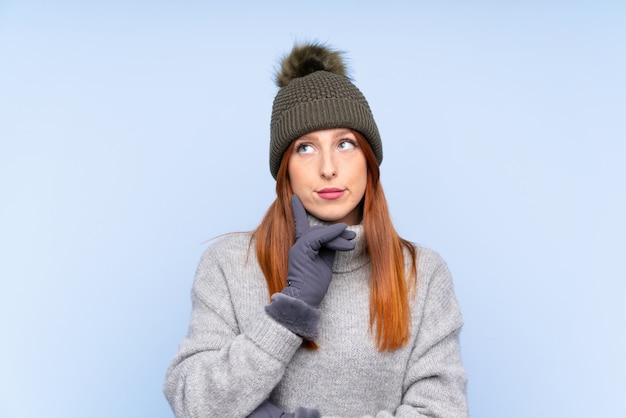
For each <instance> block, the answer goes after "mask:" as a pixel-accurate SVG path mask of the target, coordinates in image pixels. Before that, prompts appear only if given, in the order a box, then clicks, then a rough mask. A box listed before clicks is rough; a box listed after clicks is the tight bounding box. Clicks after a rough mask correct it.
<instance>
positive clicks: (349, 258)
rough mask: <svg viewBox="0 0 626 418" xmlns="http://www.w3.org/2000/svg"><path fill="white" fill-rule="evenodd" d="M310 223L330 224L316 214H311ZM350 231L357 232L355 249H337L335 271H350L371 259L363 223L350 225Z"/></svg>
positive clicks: (354, 240)
mask: <svg viewBox="0 0 626 418" xmlns="http://www.w3.org/2000/svg"><path fill="white" fill-rule="evenodd" d="M308 216H309V225H330V223H329V222H325V221H322V220H321V219H318V218H316V217H315V216H313V215H311V214H309V215H308ZM346 229H347V230H349V231H353V232H355V233H356V237H355V238H354V239H353V240H352V242H354V244H355V246H354V250H352V251H337V252H336V253H335V262H334V263H333V273H349V272H351V271H354V270H357V269H359V268H361V267H363V266H364V265H366V264H367V263H369V261H370V259H369V256H368V255H367V252H366V251H365V244H366V243H365V236H364V233H363V224H358V225H348V227H347V228H346Z"/></svg>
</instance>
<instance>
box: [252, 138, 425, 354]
mask: <svg viewBox="0 0 626 418" xmlns="http://www.w3.org/2000/svg"><path fill="white" fill-rule="evenodd" d="M353 133H354V134H355V136H356V138H357V142H358V144H359V147H361V149H362V150H363V153H364V155H365V160H366V162H367V185H366V189H365V197H364V199H363V201H362V202H361V205H362V213H363V218H362V224H363V230H364V235H365V240H366V248H365V249H366V251H367V252H368V254H369V257H370V262H371V269H372V273H371V277H370V282H371V286H370V330H374V332H375V337H376V343H377V346H378V349H379V350H380V351H393V350H395V349H397V348H399V347H402V346H404V345H405V344H406V343H407V342H408V340H409V336H410V327H411V312H410V304H409V297H410V295H412V294H413V292H414V290H415V289H416V284H417V270H416V259H417V253H416V250H415V247H414V246H413V244H412V243H410V242H409V241H406V240H404V239H402V238H400V236H399V235H398V233H397V232H396V230H395V228H394V227H393V224H392V222H391V216H390V214H389V208H388V206H387V200H386V198H385V194H384V193H383V189H382V186H381V184H380V181H379V179H380V170H379V168H378V162H377V160H376V156H375V155H374V153H373V151H372V149H371V147H370V145H369V143H368V142H367V140H365V138H364V137H363V136H362V135H361V134H360V133H358V132H354V131H353ZM294 144H295V141H294V142H292V143H291V145H290V146H289V148H288V149H287V150H286V151H285V154H284V156H283V159H282V161H281V165H280V168H279V170H278V174H277V176H276V196H277V197H276V200H274V202H273V203H272V204H271V205H270V207H269V209H268V210H267V213H266V214H265V216H264V218H263V220H262V221H261V223H260V225H259V226H258V227H257V229H256V230H255V231H254V235H253V237H254V238H256V255H257V258H258V261H259V265H260V266H261V270H262V271H263V274H264V275H265V279H266V280H267V287H268V290H269V294H270V295H272V294H274V293H277V292H280V291H281V290H282V289H283V288H284V287H285V286H286V285H287V282H286V279H287V270H288V265H289V250H290V249H291V246H292V245H293V244H294V242H295V223H294V218H293V213H292V211H291V196H292V195H293V192H292V190H291V184H290V181H289V174H288V171H287V167H288V162H289V158H290V156H291V154H292V152H293V147H294ZM403 250H407V251H408V253H409V256H410V257H411V268H410V270H409V272H408V277H407V276H406V272H405V264H404V253H403ZM305 345H306V346H308V347H311V348H314V347H316V346H315V344H314V343H313V342H307V343H305Z"/></svg>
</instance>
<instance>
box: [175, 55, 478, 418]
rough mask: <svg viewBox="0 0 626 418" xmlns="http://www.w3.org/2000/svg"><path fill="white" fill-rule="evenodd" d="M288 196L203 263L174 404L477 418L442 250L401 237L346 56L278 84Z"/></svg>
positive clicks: (314, 58) (272, 412)
mask: <svg viewBox="0 0 626 418" xmlns="http://www.w3.org/2000/svg"><path fill="white" fill-rule="evenodd" d="M277 84H278V86H279V87H280V90H279V92H278V94H277V96H276V98H275V100H274V105H273V110H272V119H271V139H270V171H271V173H272V176H273V177H274V178H275V179H276V193H277V198H276V200H275V201H274V203H273V204H272V205H271V206H270V208H269V210H268V212H267V214H266V215H265V217H264V219H263V220H262V222H261V224H260V225H259V226H258V228H257V229H256V230H255V231H253V232H252V233H250V234H229V235H226V236H225V237H223V238H221V239H220V240H218V241H217V242H215V243H214V244H213V245H211V246H210V247H209V248H208V249H207V250H206V252H205V253H204V255H203V257H202V260H201V262H200V265H199V267H198V271H197V274H196V279H195V281H194V284H193V289H192V302H193V308H192V313H191V320H190V325H189V331H188V334H187V336H186V338H185V339H184V340H183V341H182V342H181V344H180V347H179V351H178V353H177V355H176V357H175V358H174V360H173V361H172V364H171V365H170V367H169V369H168V371H167V376H166V380H165V386H164V392H165V395H166V397H167V399H168V401H169V402H170V405H171V406H172V409H173V410H174V412H175V414H176V416H177V417H179V418H182V417H255V418H260V417H267V418H279V417H296V418H300V417H320V416H332V417H377V418H383V417H455V418H458V417H466V416H467V414H468V412H467V404H466V375H465V371H464V369H463V366H462V363H461V356H460V349H459V332H460V330H461V326H462V318H461V314H460V311H459V306H458V304H457V301H456V299H455V296H454V290H453V285H452V279H451V276H450V273H449V271H448V269H447V267H446V265H445V263H444V261H443V260H442V259H441V258H440V257H439V255H437V254H436V253H435V252H433V251H432V250H429V249H427V248H422V247H418V246H415V245H414V244H412V243H410V242H408V241H406V240H404V239H402V238H400V237H399V236H398V234H397V232H396V231H395V229H394V227H393V225H392V222H391V218H390V216H389V211H388V208H387V203H386V200H385V196H384V194H383V190H382V186H381V185H380V182H379V165H380V163H381V161H382V143H381V139H380V135H379V132H378V128H377V127H376V123H375V122H374V118H373V116H372V113H371V111H370V108H369V105H368V103H367V101H366V100H365V97H364V96H363V94H362V93H361V92H360V91H359V90H358V88H357V87H356V86H355V85H354V84H353V83H352V82H351V81H350V80H349V79H348V78H347V77H346V76H345V66H344V64H343V61H342V57H341V55H340V53H338V52H337V51H334V50H331V49H329V48H327V47H326V46H323V45H319V44H305V45H301V46H295V47H294V49H293V50H292V51H291V53H290V54H289V55H288V56H287V57H286V58H285V59H284V60H283V61H282V67H281V70H280V71H279V74H278V75H277Z"/></svg>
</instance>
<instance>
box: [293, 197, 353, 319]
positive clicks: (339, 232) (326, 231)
mask: <svg viewBox="0 0 626 418" xmlns="http://www.w3.org/2000/svg"><path fill="white" fill-rule="evenodd" d="M291 206H292V209H293V216H294V219H295V223H296V243H295V244H294V245H293V247H291V250H290V251H289V270H288V275H287V287H286V288H285V289H283V291H282V293H284V294H286V295H288V296H291V297H294V298H298V299H300V300H302V301H303V302H305V303H307V304H308V305H310V306H312V307H314V308H319V305H320V303H321V301H322V299H323V298H324V295H326V291H327V290H328V286H329V285H330V279H331V277H332V274H333V273H332V267H333V261H334V259H335V251H350V250H352V249H354V243H353V242H350V240H352V239H354V237H355V236H356V234H355V233H354V232H352V231H347V230H346V227H347V225H346V224H344V223H337V224H333V225H328V226H322V225H316V226H312V227H311V226H309V220H308V217H307V214H306V211H305V209H304V206H302V203H301V202H300V199H299V198H298V196H296V195H293V197H292V198H291Z"/></svg>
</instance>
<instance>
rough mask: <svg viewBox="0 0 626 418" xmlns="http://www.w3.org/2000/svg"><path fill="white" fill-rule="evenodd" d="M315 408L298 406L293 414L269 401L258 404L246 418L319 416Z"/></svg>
mask: <svg viewBox="0 0 626 418" xmlns="http://www.w3.org/2000/svg"><path fill="white" fill-rule="evenodd" d="M319 416H320V413H319V411H318V410H317V409H310V408H303V407H299V408H298V409H296V412H295V414H291V413H287V412H285V411H283V410H282V409H280V408H279V407H277V406H276V405H274V404H272V403H271V402H269V401H265V402H263V403H262V404H261V405H259V406H258V407H257V408H256V409H255V410H254V411H252V413H251V414H250V415H248V418H319Z"/></svg>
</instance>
